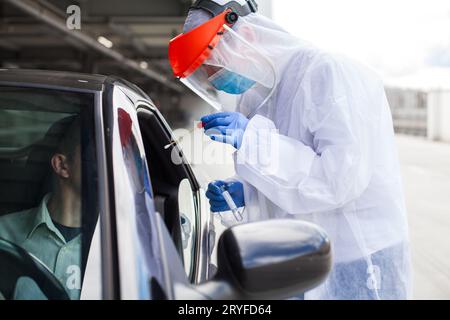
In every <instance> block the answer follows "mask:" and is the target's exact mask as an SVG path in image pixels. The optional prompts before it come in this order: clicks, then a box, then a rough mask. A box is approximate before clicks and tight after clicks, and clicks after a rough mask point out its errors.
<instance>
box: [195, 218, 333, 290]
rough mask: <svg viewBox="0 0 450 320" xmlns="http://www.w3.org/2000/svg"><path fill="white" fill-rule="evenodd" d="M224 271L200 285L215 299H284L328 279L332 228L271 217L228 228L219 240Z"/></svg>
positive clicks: (220, 268) (219, 267) (219, 268)
mask: <svg viewBox="0 0 450 320" xmlns="http://www.w3.org/2000/svg"><path fill="white" fill-rule="evenodd" d="M217 261H218V271H217V274H216V276H215V277H214V278H213V279H212V280H211V281H209V282H207V283H205V284H204V285H202V286H200V287H199V289H200V291H202V293H203V294H205V295H206V296H208V297H210V298H212V299H284V298H289V297H293V296H296V295H298V294H300V293H303V292H305V291H308V290H310V289H312V288H314V287H316V286H317V285H319V284H320V283H321V282H322V281H324V280H325V279H326V276H327V275H328V273H329V271H330V269H331V261H332V257H331V246H330V241H329V239H328V236H327V235H326V233H325V232H324V231H323V230H322V229H321V228H319V227H318V226H315V225H313V224H311V223H307V222H302V221H298V220H268V221H261V222H255V223H248V224H242V225H237V226H234V227H232V228H230V229H227V230H226V231H225V232H224V233H223V234H222V236H221V238H220V240H219V243H218V260H217Z"/></svg>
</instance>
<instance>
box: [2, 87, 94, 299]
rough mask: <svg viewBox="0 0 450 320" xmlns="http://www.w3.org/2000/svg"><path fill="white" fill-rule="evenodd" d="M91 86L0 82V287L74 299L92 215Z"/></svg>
mask: <svg viewBox="0 0 450 320" xmlns="http://www.w3.org/2000/svg"><path fill="white" fill-rule="evenodd" d="M93 102H94V97H93V95H92V94H83V93H73V92H66V91H58V90H47V89H33V88H16V87H0V266H1V267H0V292H1V295H2V296H3V297H4V298H5V299H53V298H70V299H79V297H80V292H81V287H82V284H83V279H84V271H85V265H86V261H87V256H88V254H89V248H90V243H91V239H92V234H93V232H94V229H95V225H96V224H97V220H98V209H97V192H96V186H97V174H96V161H95V150H96V149H95V142H94V141H95V139H94V138H95V135H94V118H93V109H94V108H93Z"/></svg>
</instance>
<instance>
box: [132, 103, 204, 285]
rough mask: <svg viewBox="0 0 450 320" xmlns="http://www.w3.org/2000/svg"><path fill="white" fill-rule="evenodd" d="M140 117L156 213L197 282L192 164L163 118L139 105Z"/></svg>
mask: <svg viewBox="0 0 450 320" xmlns="http://www.w3.org/2000/svg"><path fill="white" fill-rule="evenodd" d="M138 117H139V121H140V129H141V132H142V134H143V141H144V146H145V152H146V156H147V162H148V165H149V168H150V173H151V176H150V177H151V182H152V187H153V192H154V198H155V204H156V210H157V211H158V212H159V213H160V214H161V216H162V217H163V220H164V222H165V225H166V227H167V229H168V231H169V234H170V236H171V238H172V241H173V243H174V245H175V248H176V250H177V252H178V254H179V257H180V258H181V260H182V262H183V266H184V269H185V273H186V275H187V276H188V278H189V279H190V281H191V282H197V281H198V279H199V274H200V272H201V269H202V267H203V265H204V263H201V262H200V256H201V247H202V244H204V242H203V243H202V241H201V238H202V235H201V234H202V233H201V217H200V215H201V212H200V208H199V207H200V206H199V198H198V197H199V194H198V192H197V191H195V187H196V185H195V183H196V181H192V180H191V179H192V178H193V176H192V175H191V174H190V173H191V172H190V171H189V170H190V167H189V165H187V164H186V163H185V162H183V161H181V158H180V156H179V155H180V154H179V153H178V152H177V151H179V149H178V148H175V146H174V145H173V144H172V147H171V148H167V146H168V144H169V143H170V139H171V136H170V132H168V131H167V129H168V128H167V127H166V124H165V123H164V119H163V118H162V116H161V115H159V114H158V113H157V112H155V111H154V110H150V109H149V108H148V107H147V106H145V105H141V106H139V112H138Z"/></svg>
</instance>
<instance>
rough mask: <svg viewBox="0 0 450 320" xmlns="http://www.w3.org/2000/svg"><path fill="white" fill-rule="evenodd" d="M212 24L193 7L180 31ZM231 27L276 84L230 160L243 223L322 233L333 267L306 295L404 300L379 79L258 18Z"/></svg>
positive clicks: (389, 137) (400, 215)
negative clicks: (308, 227)
mask: <svg viewBox="0 0 450 320" xmlns="http://www.w3.org/2000/svg"><path fill="white" fill-rule="evenodd" d="M216 2H218V3H219V4H225V3H226V2H227V1H224V0H219V1H216ZM239 2H241V3H245V2H244V1H242V0H240V1H239ZM211 18H212V16H211V15H210V14H209V13H207V12H206V11H203V10H191V11H190V13H189V16H188V18H187V20H186V24H185V31H189V30H191V29H193V28H195V27H197V26H198V25H200V24H202V23H204V22H205V21H207V20H208V19H211ZM249 29H250V30H249ZM233 31H235V32H236V33H237V34H240V35H241V36H243V37H246V40H247V41H248V42H249V43H251V44H252V45H253V46H254V47H255V48H257V49H258V51H259V52H261V53H262V54H264V55H265V56H266V57H268V59H270V60H271V61H272V62H273V65H274V66H275V72H276V79H277V80H276V88H275V90H274V92H273V94H271V96H270V99H269V100H268V101H267V102H265V104H264V106H262V107H261V108H259V109H258V110H256V115H254V116H253V117H251V119H250V121H249V123H248V125H247V128H246V131H245V133H244V137H243V141H242V145H241V147H240V149H239V150H237V151H236V153H235V155H234V156H235V169H236V173H237V176H238V179H239V180H241V181H242V182H243V184H244V194H245V203H246V210H245V212H244V215H245V217H244V222H246V221H257V220H265V219H275V218H293V219H301V220H305V221H309V222H312V223H315V224H317V225H319V226H321V227H322V228H324V229H325V230H326V231H327V233H328V235H329V237H330V239H331V242H332V247H333V257H334V266H333V269H332V271H331V273H330V275H329V277H328V279H327V280H326V282H324V283H323V284H322V285H320V286H319V287H317V288H315V289H313V290H311V291H309V292H307V293H306V294H305V298H306V299H405V298H408V297H410V293H411V272H410V255H409V247H408V226H407V219H406V210H405V205H404V197H403V192H402V182H401V178H400V170H399V162H398V159H397V151H396V147H395V141H394V132H393V124H392V119H391V114H390V109H389V105H388V102H387V99H386V96H385V93H384V87H383V83H382V81H381V80H380V79H379V77H378V76H377V75H376V74H375V73H374V72H373V71H371V70H370V69H368V68H367V67H365V66H362V65H359V64H357V63H355V62H353V61H350V60H348V59H346V58H344V57H340V56H334V55H330V54H328V53H325V52H322V51H321V50H319V49H317V48H315V47H314V46H312V45H310V44H308V43H306V42H304V41H301V40H299V39H297V38H295V37H294V36H292V35H290V34H289V33H287V32H286V31H284V30H283V29H282V28H280V27H279V26H277V25H276V24H275V23H274V22H272V21H271V20H269V19H267V18H265V17H263V16H261V15H259V14H257V13H252V14H249V15H247V16H245V17H240V18H239V21H237V23H236V24H235V25H234V26H233ZM249 31H250V32H249ZM230 61H231V59H230ZM230 63H231V62H230ZM226 67H227V68H229V69H231V70H236V71H238V70H239V69H241V67H240V66H239V65H230V66H226ZM267 72H269V70H267ZM255 80H256V79H255ZM260 95H261V94H260V93H259V92H258V91H257V88H251V89H249V90H248V91H247V92H246V93H245V94H243V95H242V97H240V98H239V101H238V103H237V109H236V111H239V112H242V113H243V114H245V115H248V114H251V112H252V110H251V109H252V108H255V105H258V103H259V102H260V101H261V100H262V99H261V97H260ZM255 101H256V102H255ZM253 111H255V110H253Z"/></svg>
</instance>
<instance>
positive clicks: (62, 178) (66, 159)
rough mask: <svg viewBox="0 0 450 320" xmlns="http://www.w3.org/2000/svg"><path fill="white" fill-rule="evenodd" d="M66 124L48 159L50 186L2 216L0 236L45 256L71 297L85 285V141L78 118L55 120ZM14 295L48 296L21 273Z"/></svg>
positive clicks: (78, 292) (29, 297)
mask: <svg viewBox="0 0 450 320" xmlns="http://www.w3.org/2000/svg"><path fill="white" fill-rule="evenodd" d="M57 124H58V125H63V126H64V127H65V128H66V129H65V130H64V132H63V134H62V136H61V138H60V140H59V143H58V144H57V147H56V149H55V150H54V151H53V152H52V153H51V158H50V159H49V161H50V165H51V169H52V174H53V181H52V182H53V187H52V192H50V193H48V194H46V195H45V196H44V197H43V199H42V200H41V202H40V204H39V205H38V206H37V207H35V208H31V209H28V210H24V211H21V212H16V213H11V214H8V215H5V216H3V217H0V237H1V238H3V239H6V240H9V241H11V242H13V243H15V244H17V245H19V246H21V247H22V248H24V249H25V250H27V251H28V252H29V253H31V254H32V255H34V256H35V257H37V258H38V259H39V260H40V261H42V262H43V263H44V264H45V265H46V266H47V267H48V268H49V269H50V270H51V271H52V272H53V273H54V275H55V276H56V277H57V278H58V279H59V280H60V281H61V283H62V285H63V286H64V288H65V289H66V291H67V293H68V294H69V296H70V298H71V299H78V298H79V296H80V287H81V270H80V265H81V150H80V148H81V145H80V120H79V118H78V117H70V118H65V119H63V120H62V121H59V123H57ZM12 298H13V299H45V296H44V295H43V294H42V292H41V290H40V289H39V288H38V286H37V285H36V284H35V282H34V281H32V280H31V279H28V278H20V279H19V280H18V281H17V283H16V287H15V290H14V295H13V297H12Z"/></svg>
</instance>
